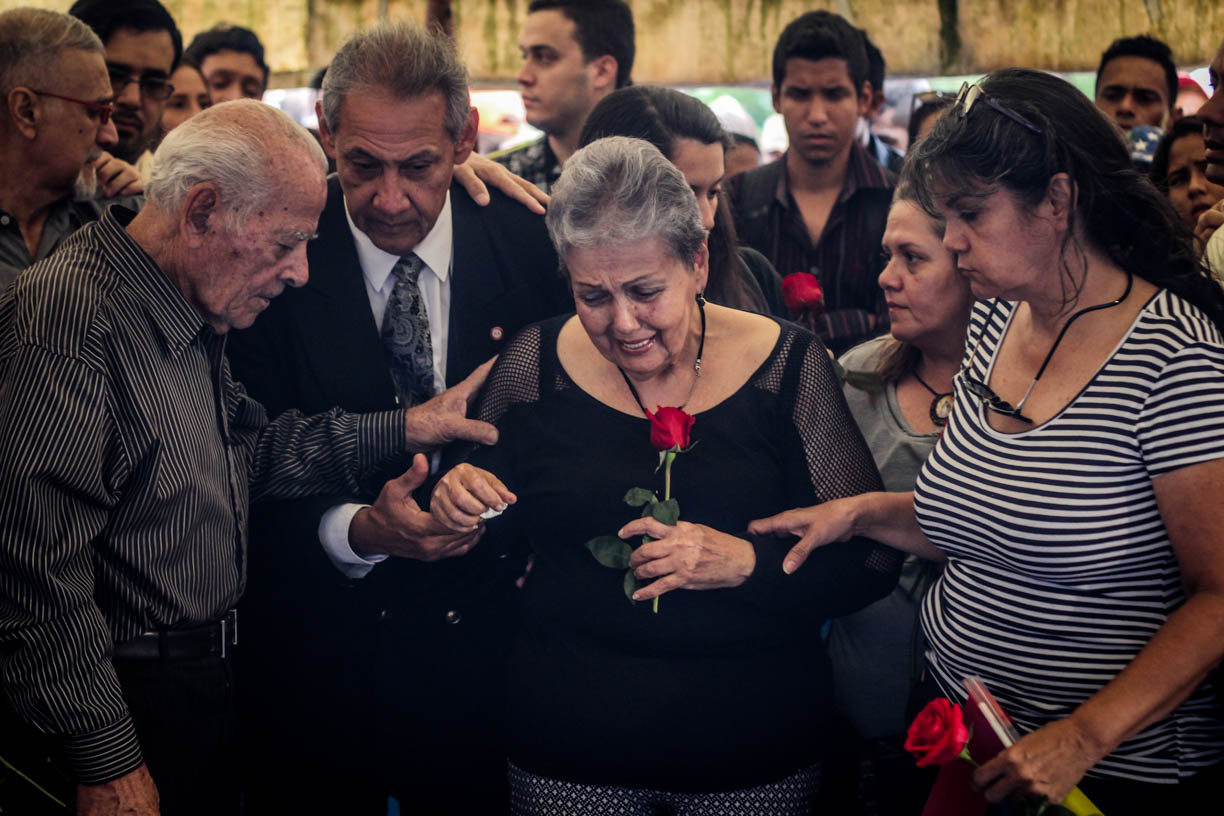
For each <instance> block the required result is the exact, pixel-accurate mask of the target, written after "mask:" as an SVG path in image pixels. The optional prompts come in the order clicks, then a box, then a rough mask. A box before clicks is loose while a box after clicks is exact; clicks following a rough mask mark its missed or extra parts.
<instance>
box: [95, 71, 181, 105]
mask: <svg viewBox="0 0 1224 816" xmlns="http://www.w3.org/2000/svg"><path fill="white" fill-rule="evenodd" d="M106 72H107V73H108V74H110V83H111V90H112V91H113V92H114V94H115V96H118V95H119V94H121V93H123V89H124V88H126V87H127V86H128V85H131V84H132V83H133V82H135V83H137V84H139V85H140V95H141V96H143V97H144V98H145V99H152V100H154V101H156V102H160V101H161V100H163V99H169V98H170V94H172V93H174V86H173V85H172V84H170V80H168V79H166V78H165V77H159V76H134V75H132V74H131V73H130V72H129V71H128V70H127V69H126V68H120V67H117V66H108V67H107V69H106Z"/></svg>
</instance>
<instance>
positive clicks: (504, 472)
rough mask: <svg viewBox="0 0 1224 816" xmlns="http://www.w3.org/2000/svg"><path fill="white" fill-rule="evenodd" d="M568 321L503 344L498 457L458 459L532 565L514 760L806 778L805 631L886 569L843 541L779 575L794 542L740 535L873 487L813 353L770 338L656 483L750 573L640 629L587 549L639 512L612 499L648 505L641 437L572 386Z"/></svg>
mask: <svg viewBox="0 0 1224 816" xmlns="http://www.w3.org/2000/svg"><path fill="white" fill-rule="evenodd" d="M566 319H567V318H566V317H559V318H554V319H552V320H549V321H547V322H544V323H540V324H536V325H534V326H531V327H529V328H527V329H525V330H524V331H523V332H522V333H521V334H519V335H518V336H517V337H516V338H515V339H514V340H513V341H511V342H510V343H509V344H508V347H507V348H506V349H505V351H504V352H503V353H502V355H501V357H500V358H499V360H498V362H497V365H496V366H495V367H494V369H493V372H492V373H491V375H490V377H489V381H488V383H487V384H486V386H485V392H484V395H483V397H482V400H481V405H480V408H479V410H478V414H479V416H480V418H481V419H484V420H486V421H489V422H493V423H494V424H496V425H497V426H498V428H499V430H500V433H501V438H500V441H499V442H498V444H497V445H496V446H494V447H491V448H478V449H475V450H473V451H471V452H470V455H469V456H468V461H470V462H471V463H472V464H473V465H476V466H477V467H481V468H485V469H487V470H489V471H491V472H493V473H495V474H496V475H497V476H498V477H500V478H501V479H502V480H503V481H504V482H505V483H506V485H507V486H508V487H509V488H510V489H511V490H513V491H514V492H515V493H516V494H517V496H518V502H517V504H515V505H513V506H512V507H510V508H509V509H508V510H507V511H506V512H505V514H504V515H502V516H501V517H500V518H498V519H496V520H495V521H494V522H491V524H490V535H491V536H496V537H497V539H498V540H500V541H501V542H502V543H503V544H504V543H506V541H507V539H513V540H517V541H524V542H526V543H527V544H528V545H529V546H530V547H531V549H532V550H533V551H534V553H535V555H536V562H535V568H534V570H533V571H532V573H531V575H530V577H529V578H528V580H527V584H526V587H525V590H524V606H525V613H526V614H525V629H526V631H525V634H524V636H523V638H522V639H521V640H520V643H519V645H518V647H517V649H516V653H515V656H514V658H513V659H512V660H511V675H512V676H511V709H512V711H511V759H512V760H513V761H515V762H516V764H519V765H520V766H521V767H523V768H525V769H527V770H529V771H533V772H535V773H540V774H545V775H548V776H554V777H560V778H565V779H571V780H576V781H583V782H590V783H596V784H614V785H630V786H635V787H648V788H655V789H667V790H720V789H722V790H726V789H734V788H740V787H746V786H751V785H757V784H762V783H763V782H766V781H770V780H772V779H779V778H781V777H783V776H785V775H787V774H789V773H792V772H794V771H795V770H797V769H798V768H799V767H802V766H803V765H806V764H810V763H811V762H812V761H814V759H815V758H816V756H817V750H818V748H819V739H820V733H819V732H820V730H821V724H820V721H821V718H822V717H823V714H824V710H825V707H826V703H827V700H828V685H829V683H828V667H827V661H826V659H825V657H824V653H823V647H822V646H821V643H820V637H819V627H820V624H821V622H822V621H823V620H825V619H826V618H828V617H830V616H834V615H840V614H844V613H846V612H848V611H850V610H853V609H857V608H860V607H862V606H864V605H866V604H867V603H869V602H871V601H873V600H875V599H876V598H879V597H882V596H883V595H885V594H887V592H888V591H889V590H890V589H891V588H892V587H893V585H894V584H895V582H896V576H897V570H898V567H899V565H900V561H901V558H900V556H899V555H898V554H897V553H896V552H895V551H894V550H891V549H888V548H886V547H883V546H882V545H877V544H875V543H874V542H868V541H862V540H855V541H850V542H845V543H840V544H834V545H830V546H828V547H824V548H822V549H820V550H818V551H817V552H815V553H814V554H813V555H812V556H811V558H809V560H808V561H807V563H806V564H805V565H804V566H803V567H802V568H801V569H800V570H799V571H798V572H797V573H795V574H794V575H791V576H787V575H785V574H783V572H782V569H781V563H782V558H783V556H784V555H785V554H786V552H787V550H788V549H789V548H790V547H791V545H792V544H793V541H792V540H786V539H777V538H772V537H764V538H752V537H750V536H748V535H747V534H746V533H745V532H744V530H746V528H747V525H748V522H749V521H751V520H752V519H755V518H761V517H763V516H768V515H772V514H774V513H777V512H780V511H782V510H785V509H789V508H792V507H798V506H806V505H811V504H815V503H817V502H821V501H825V500H828V499H832V498H837V497H840V496H847V495H853V494H857V493H861V492H864V491H869V490H879V489H881V487H880V480H879V475H878V474H877V473H876V469H875V465H874V464H873V463H872V459H871V455H870V453H869V451H868V449H867V446H866V444H865V443H864V442H863V438H862V436H861V435H860V433H859V431H858V428H857V426H856V425H855V424H854V421H853V420H852V419H851V418H850V415H849V413H848V411H847V409H846V404H845V400H844V398H843V397H842V392H841V388H840V385H839V383H838V382H837V378H836V376H835V375H834V373H833V369H832V366H831V365H830V363H829V360H828V357H827V355H826V353H825V349H824V347H823V346H822V345H821V344H820V342H819V341H818V340H817V339H816V338H815V337H814V336H813V335H811V334H809V333H808V332H806V331H804V330H802V329H799V328H797V327H795V326H793V325H791V324H788V323H783V324H781V325H782V329H781V334H780V337H779V339H778V342H777V344H776V346H775V348H774V350H773V352H772V353H771V354H770V356H769V358H768V359H767V360H766V361H765V362H764V363H763V364H762V365H761V366H760V367H759V368H758V369H757V371H756V372H755V373H753V375H752V376H751V378H750V379H749V380H748V382H747V383H745V385H744V386H743V387H741V388H740V389H739V390H738V391H736V392H735V393H734V394H733V395H732V396H730V397H729V398H727V399H726V400H724V401H723V402H721V403H719V404H718V405H716V406H714V407H713V408H710V409H709V410H706V411H703V412H701V413H699V414H697V419H696V424H695V425H694V427H693V433H692V438H693V440H694V441H696V442H697V444H696V446H695V447H694V448H693V449H692V450H690V451H688V452H686V453H684V454H681V455H680V456H679V457H678V458H677V459H676V462H675V464H674V465H673V468H672V495H673V496H674V497H675V498H677V499H678V501H679V503H680V515H681V518H682V519H684V520H687V521H692V522H700V523H703V524H707V525H709V526H711V527H714V528H716V529H718V530H721V531H723V532H727V533H731V534H735V535H740V536H741V537H743V538H746V539H749V540H751V541H752V543H753V544H754V546H755V549H756V557H757V566H756V570H755V572H754V574H753V575H752V576H751V577H750V578H749V579H748V581H747V582H745V583H744V584H743V585H742V586H740V587H736V588H734V589H720V590H709V591H700V592H698V591H686V590H678V591H673V592H669V593H667V594H665V595H664V596H663V597H662V598H661V599H660V607H659V612H658V614H653V613H652V612H651V608H650V604H649V603H638V604H633V603H631V602H630V601H629V600H628V599H627V598H626V597H625V595H624V594H623V591H622V588H621V582H622V576H623V573H622V572H621V571H619V570H614V569H608V568H605V567H602V566H600V565H599V564H598V563H597V562H596V561H595V560H594V558H593V557H592V556H591V555H590V553H589V552H588V551H587V550H586V548H585V547H584V546H583V544H584V543H585V542H586V541H587V540H588V539H591V538H593V537H595V536H599V535H610V534H614V533H615V532H616V530H617V529H619V528H620V527H621V526H622V525H623V524H625V523H626V522H628V521H630V520H632V519H633V518H635V517H636V516H637V515H638V511H637V510H636V509H635V508H630V507H629V506H627V505H625V504H624V503H623V501H622V499H623V497H624V494H625V491H626V490H628V489H629V488H630V487H646V488H650V489H653V490H655V491H656V492H657V493H658V494H659V495H660V496H661V495H662V492H663V473H662V471H660V472H659V473H657V474H656V473H655V472H654V471H655V467H656V465H657V464H658V454H657V452H656V451H655V450H654V449H653V448H652V447H651V444H650V430H649V423H648V421H647V420H646V419H645V418H644V417H633V416H629V415H627V414H623V413H621V412H619V411H617V410H615V409H613V408H610V407H608V406H607V405H604V404H603V403H601V402H599V401H597V400H596V399H594V398H593V397H591V396H590V395H588V394H587V393H586V392H584V391H583V390H582V389H580V388H579V387H577V386H576V385H575V384H574V383H573V381H572V380H571V379H570V378H569V376H568V375H567V374H566V372H565V371H564V369H563V368H562V367H561V364H560V362H559V360H558V359H557V352H556V346H557V335H558V333H559V331H560V329H561V326H562V325H563V324H564V322H565V320H566ZM718 364H719V361H717V360H709V359H707V361H706V365H707V366H713V365H718Z"/></svg>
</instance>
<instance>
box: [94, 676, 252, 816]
mask: <svg viewBox="0 0 1224 816" xmlns="http://www.w3.org/2000/svg"><path fill="white" fill-rule="evenodd" d="M115 670H116V672H117V673H118V675H119V682H120V684H121V685H122V687H123V696H124V699H125V700H127V704H128V709H129V710H130V711H131V714H132V720H133V722H135V724H136V733H137V735H138V736H139V737H140V746H141V749H142V750H143V752H144V758H145V763H146V764H147V765H148V766H149V773H150V774H151V775H152V776H153V782H154V784H156V785H157V791H158V793H159V794H160V796H161V812H162V816H196V814H199V816H206V815H207V816H230V814H237V813H238V811H239V807H238V785H237V782H236V773H235V763H234V758H233V752H234V748H235V746H234V694H233V677H232V673H231V670H230V664H229V660H228V659H223V658H221V657H217V656H208V657H200V658H191V659H182V660H116V661H115Z"/></svg>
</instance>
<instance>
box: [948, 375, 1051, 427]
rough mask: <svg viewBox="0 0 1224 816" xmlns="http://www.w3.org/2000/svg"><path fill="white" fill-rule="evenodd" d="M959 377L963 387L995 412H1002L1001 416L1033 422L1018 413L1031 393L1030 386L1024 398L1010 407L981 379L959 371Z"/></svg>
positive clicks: (1034, 383) (1028, 422)
mask: <svg viewBox="0 0 1224 816" xmlns="http://www.w3.org/2000/svg"><path fill="white" fill-rule="evenodd" d="M961 379H962V380H964V383H965V389H966V390H967V391H968V392H969V393H970V394H972V395H973V396H975V397H977V398H978V399H980V400H982V404H983V405H985V406H986V407H987V408H989V409H990V410H992V411H994V412H995V413H996V414H1002V415H1003V416H1009V417H1012V418H1013V419H1018V420H1020V421H1021V422H1024V423H1026V424H1028V425H1032V424H1033V420H1031V419H1029V418H1028V417H1026V416H1025V415H1024V414H1022V413H1020V411H1021V409H1023V408H1024V403H1025V402H1027V401H1028V396H1029V394H1031V393H1032V391H1033V387H1032V386H1029V390H1028V392H1027V393H1026V394H1025V395H1024V399H1022V400H1020V404H1019V405H1017V406H1015V407H1012V404H1011V403H1010V402H1007V401H1006V400H1003V399H1000V398H999V395H998V394H996V393H995V392H994V389H993V388H991V387H990V386H989V385H987V384H986V383H984V382H982V381H981V380H975V379H973V378H972V377H970V376H969V375H968V374H967V373H964V372H962V373H961ZM1036 384H1037V381H1036V380H1034V381H1033V385H1036Z"/></svg>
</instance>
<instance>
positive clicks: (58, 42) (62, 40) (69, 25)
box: [0, 8, 105, 95]
mask: <svg viewBox="0 0 1224 816" xmlns="http://www.w3.org/2000/svg"><path fill="white" fill-rule="evenodd" d="M70 49H76V50H81V51H93V52H96V53H98V54H104V53H105V51H104V50H103V47H102V41H101V40H100V39H98V35H97V34H95V33H93V30H92V29H90V27H89V26H87V25H85V24H84V23H83V22H81V21H80V20H78V19H77V18H75V17H72V16H69V15H67V14H61V13H60V12H58V11H45V10H43V9H35V8H18V9H12V10H11V11H6V12H4V13H2V14H0V94H3V95H7V94H8V92H9V91H11V90H13V89H14V88H16V87H17V86H19V85H31V84H34V83H39V82H42V81H43V80H44V79H45V78H46V77H47V75H48V74H50V73H54V71H55V67H56V65H57V64H58V62H59V60H60V57H61V55H62V53H63V52H64V51H66V50H70Z"/></svg>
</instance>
